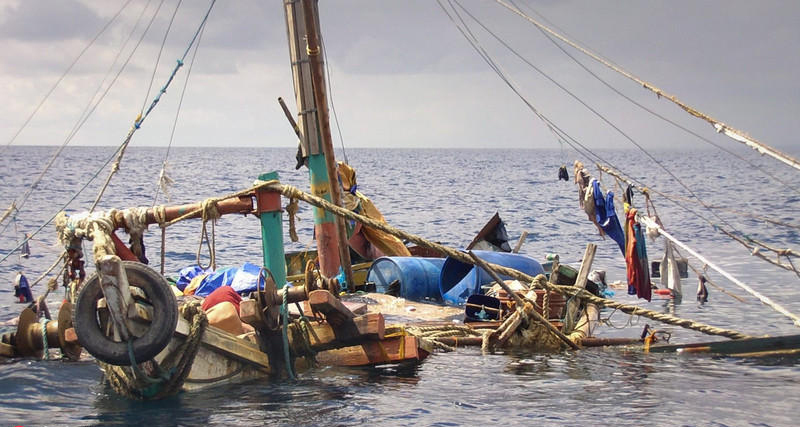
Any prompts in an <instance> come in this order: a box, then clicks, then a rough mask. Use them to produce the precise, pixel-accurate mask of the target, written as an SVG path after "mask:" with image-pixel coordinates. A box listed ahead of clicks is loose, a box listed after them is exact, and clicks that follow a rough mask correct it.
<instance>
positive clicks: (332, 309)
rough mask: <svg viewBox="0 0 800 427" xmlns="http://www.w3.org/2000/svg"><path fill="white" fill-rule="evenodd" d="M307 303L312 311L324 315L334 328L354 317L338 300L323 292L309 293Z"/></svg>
mask: <svg viewBox="0 0 800 427" xmlns="http://www.w3.org/2000/svg"><path fill="white" fill-rule="evenodd" d="M308 303H309V305H311V308H312V309H313V311H317V312H319V313H322V314H324V315H325V318H326V319H327V320H328V323H330V324H331V326H333V327H334V328H335V327H337V326H339V325H341V324H342V323H344V322H346V321H348V320H350V319H352V318H354V317H356V315H355V314H353V312H352V311H350V310H349V309H348V308H347V307H345V306H344V304H342V302H341V301H340V300H339V299H338V298H336V297H335V296H334V295H333V294H331V293H330V292H328V291H325V290H317V291H311V293H310V294H309V295H308Z"/></svg>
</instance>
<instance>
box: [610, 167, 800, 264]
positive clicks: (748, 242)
mask: <svg viewBox="0 0 800 427" xmlns="http://www.w3.org/2000/svg"><path fill="white" fill-rule="evenodd" d="M597 167H598V169H600V170H601V171H603V172H606V173H607V174H609V175H611V176H613V177H614V178H616V179H618V180H621V181H623V182H625V183H627V184H629V185H631V186H632V187H633V188H635V189H636V190H638V191H639V192H641V193H642V194H644V196H645V197H646V199H647V202H649V203H650V204H651V205H652V203H653V202H652V200H650V194H649V193H650V192H651V191H652V192H654V193H656V194H658V195H660V196H661V197H664V198H665V199H667V200H669V201H670V202H672V203H674V204H676V205H677V206H679V207H681V208H683V209H684V210H686V211H687V212H691V213H693V214H695V215H696V216H697V217H698V218H700V219H702V220H704V221H706V222H707V223H708V224H709V225H711V227H712V228H713V229H714V230H716V231H719V232H721V233H723V234H725V235H726V236H728V237H730V238H731V239H733V240H735V241H737V242H739V243H741V244H742V245H743V246H744V247H746V248H748V249H749V250H751V255H754V256H757V257H759V258H761V259H763V260H764V261H767V262H769V263H770V264H773V265H775V266H778V267H781V268H783V269H785V270H789V271H792V272H794V273H795V274H796V275H797V276H798V277H800V271H798V270H797V268H795V266H794V264H793V263H792V261H791V257H798V256H800V254H798V253H797V252H796V251H793V250H791V249H776V248H773V247H770V246H768V245H767V244H765V243H762V242H760V241H758V240H755V239H752V238H750V237H748V236H746V235H744V234H743V233H741V232H740V231H737V230H736V229H734V231H736V232H737V233H739V234H740V235H743V236H744V238H742V237H739V236H736V235H735V234H733V233H732V232H730V231H728V230H726V229H724V228H722V227H720V226H719V225H717V224H714V223H713V222H711V221H709V220H708V219H707V218H705V217H703V216H702V215H699V214H698V213H697V212H694V211H693V210H691V209H689V208H687V207H686V206H683V205H682V204H680V203H678V202H677V201H675V200H673V199H672V198H671V196H668V195H667V194H665V193H662V192H660V191H658V190H655V189H653V188H648V187H644V186H640V185H638V184H636V183H635V182H633V180H632V179H628V178H626V177H624V176H622V174H621V173H620V172H619V171H616V170H614V169H611V168H609V167H607V166H603V165H601V164H599V163H598V164H597ZM653 209H654V210H655V205H653ZM648 210H649V207H648ZM756 246H758V247H756ZM760 249H766V250H768V251H771V252H774V253H775V254H776V255H777V260H773V259H770V258H768V257H766V256H765V255H764V254H762V253H761V252H760ZM781 256H783V257H786V259H787V260H789V265H786V264H783V263H781V262H780V257H781Z"/></svg>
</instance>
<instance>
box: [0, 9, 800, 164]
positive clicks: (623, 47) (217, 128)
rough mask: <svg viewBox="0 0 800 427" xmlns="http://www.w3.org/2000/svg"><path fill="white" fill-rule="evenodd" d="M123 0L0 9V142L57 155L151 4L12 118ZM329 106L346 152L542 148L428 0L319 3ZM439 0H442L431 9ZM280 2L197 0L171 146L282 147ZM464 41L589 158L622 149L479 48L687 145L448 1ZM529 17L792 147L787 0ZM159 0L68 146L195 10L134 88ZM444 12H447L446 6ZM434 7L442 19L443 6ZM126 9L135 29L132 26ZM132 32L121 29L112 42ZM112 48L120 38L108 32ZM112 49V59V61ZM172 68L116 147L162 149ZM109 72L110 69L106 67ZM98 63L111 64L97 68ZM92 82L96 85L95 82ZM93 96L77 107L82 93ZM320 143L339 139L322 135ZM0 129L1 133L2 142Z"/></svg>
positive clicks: (110, 117) (102, 119) (552, 56)
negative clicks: (197, 36) (194, 42)
mask: <svg viewBox="0 0 800 427" xmlns="http://www.w3.org/2000/svg"><path fill="white" fill-rule="evenodd" d="M126 1H128V0H105V1H99V0H95V1H88V0H59V1H44V0H28V1H22V0H19V1H18V0H0V52H2V56H0V99H2V101H3V102H0V144H2V145H7V144H8V143H9V142H10V141H12V140H13V144H14V145H61V144H63V143H64V142H65V141H67V140H68V139H69V135H70V133H71V130H72V129H73V128H74V127H75V126H76V124H77V123H79V122H81V117H82V114H83V111H84V110H85V109H86V108H87V106H88V105H93V104H91V100H92V97H93V95H95V94H96V93H98V88H99V93H102V92H104V91H105V90H106V88H108V86H109V85H108V83H109V81H111V79H113V78H114V76H115V74H116V73H117V72H118V70H119V69H120V65H121V63H122V62H123V61H124V58H127V57H128V55H129V53H130V52H131V51H132V49H133V46H134V45H135V44H136V42H137V41H138V40H139V39H140V37H141V35H142V33H143V31H142V30H143V28H144V27H145V25H146V23H147V22H148V21H149V20H150V17H151V16H153V15H154V14H155V12H156V9H157V7H158V4H159V1H158V0H151V1H146V0H130V3H129V4H128V5H127V6H126V7H125V8H124V9H123V10H122V12H121V13H120V15H119V18H117V19H116V20H115V21H114V22H113V23H112V24H111V25H110V26H109V27H108V30H107V31H105V32H104V33H103V34H101V36H100V37H99V38H98V39H97V41H96V42H95V43H94V44H93V45H92V46H91V47H90V48H89V49H88V50H87V51H86V53H85V54H84V55H83V56H82V57H81V58H80V60H79V61H78V62H77V63H76V64H75V66H74V67H73V68H72V70H71V71H70V72H69V73H68V74H67V75H66V77H65V78H64V79H63V80H62V81H61V83H60V84H59V85H58V86H57V87H56V89H55V90H54V91H53V93H52V95H51V96H50V98H49V99H48V100H47V101H46V102H45V103H44V104H43V105H42V107H41V108H40V110H39V111H38V112H37V113H36V114H35V115H34V117H33V119H32V120H31V121H30V123H29V124H28V125H27V126H25V128H24V129H23V130H22V132H20V133H19V134H18V135H16V134H17V132H18V131H19V130H20V128H21V127H22V125H23V123H25V121H26V120H27V118H28V117H29V116H30V114H31V112H32V111H34V109H35V108H36V107H37V105H38V104H39V103H40V101H41V100H42V99H43V97H44V96H45V94H47V93H48V91H49V90H50V89H51V88H52V87H53V85H54V84H55V83H56V81H58V79H59V77H60V76H61V75H62V73H63V72H64V71H65V70H66V69H67V67H69V65H70V64H71V63H72V62H73V61H74V60H75V58H76V57H77V56H78V54H79V53H80V52H81V50H82V49H84V47H86V46H87V44H88V43H89V41H90V40H91V39H92V38H93V37H94V36H95V35H96V34H97V33H98V32H99V31H100V29H101V28H103V26H104V25H106V24H107V23H108V22H109V21H110V20H111V18H112V17H113V16H114V14H115V13H116V12H117V11H118V10H119V9H120V8H121V7H122V6H123V4H124V3H125V2H126ZM320 3H321V4H320V20H321V25H322V35H323V38H324V40H325V45H326V48H327V61H328V66H329V70H330V77H331V82H332V87H331V88H330V89H329V92H330V93H331V95H332V100H333V105H334V107H335V113H336V115H337V117H338V122H339V124H340V130H341V134H342V136H343V140H344V145H345V146H346V147H347V148H358V147H388V148H509V149H516V148H544V149H557V148H559V143H558V141H557V139H556V138H555V136H553V134H552V133H551V132H550V131H549V130H548V129H547V127H545V126H544V125H543V124H542V122H541V121H540V120H539V119H538V118H537V117H536V116H535V115H534V114H532V112H531V111H530V109H529V108H528V107H527V106H526V105H525V104H524V103H523V102H522V101H521V100H520V98H519V97H518V96H517V95H516V94H515V93H514V92H512V91H511V90H510V89H509V88H508V86H507V85H506V84H505V83H504V82H503V81H502V80H501V79H500V78H499V77H498V76H497V74H496V73H495V72H494V71H492V70H491V69H490V68H489V67H488V66H487V64H486V63H485V62H484V61H483V60H482V59H481V57H480V56H478V54H477V53H476V52H475V50H474V49H473V48H472V47H471V46H470V44H469V43H468V42H467V41H466V39H465V38H464V37H463V36H462V34H461V33H460V32H459V30H458V28H457V27H456V25H455V24H454V23H453V22H452V21H451V20H450V18H448V15H447V14H445V12H444V11H443V10H442V8H441V7H440V5H439V4H438V3H437V1H435V0H396V1H395V0H380V1H376V0H323V1H322V2H320ZM442 3H443V4H445V5H448V4H452V5H455V3H454V2H453V3H451V2H449V1H447V0H442ZM281 4H282V2H280V1H277V0H276V1H272V2H266V1H262V0H236V1H234V0H219V1H217V3H216V4H215V6H214V8H213V10H212V12H211V15H210V17H209V21H208V24H207V28H206V30H205V31H204V33H203V35H202V39H201V40H200V45H199V50H198V53H197V57H196V59H195V62H194V64H193V66H192V67H191V74H190V79H189V82H188V86H187V87H186V91H185V95H184V99H183V102H182V106H181V108H180V111H179V114H177V124H176V127H175V132H174V136H173V137H172V141H173V142H172V144H173V146H251V147H259V146H263V147H288V146H294V145H296V137H295V136H294V134H293V132H292V130H291V128H290V127H289V125H288V123H287V121H286V118H285V117H284V115H283V113H282V111H281V110H280V107H279V105H278V103H277V98H278V97H279V96H280V97H283V98H284V99H285V100H287V102H288V103H289V107H290V109H293V110H294V109H295V105H294V93H293V86H292V80H291V78H292V77H291V70H290V67H289V55H288V47H287V40H286V27H285V23H284V13H283V9H282V7H281ZM459 4H461V5H462V6H463V9H461V8H459V7H458V6H455V7H456V9H457V10H458V11H459V12H460V13H461V14H462V17H463V19H464V20H465V22H466V23H467V24H468V25H469V28H470V30H471V31H473V34H475V36H476V37H477V38H478V40H479V41H480V43H481V46H482V47H483V48H484V49H485V50H486V52H488V54H489V55H490V56H491V57H492V58H493V60H495V61H496V62H497V63H498V64H499V66H500V67H501V68H502V69H503V70H504V72H505V73H506V75H507V76H509V78H510V80H511V81H513V83H514V84H515V85H516V87H518V89H519V91H520V93H521V94H522V95H523V96H524V97H525V98H526V99H527V100H528V101H529V102H530V103H531V104H532V105H534V106H535V108H536V109H537V110H539V111H540V112H541V113H542V114H544V115H545V116H546V117H547V118H549V119H550V120H552V121H553V122H554V123H555V124H556V125H558V126H559V127H560V128H562V129H564V131H566V132H567V133H568V134H569V135H570V136H572V137H574V138H575V139H577V140H578V141H579V142H581V143H583V144H585V145H586V146H588V147H591V148H593V149H594V148H630V147H632V146H631V143H630V142H629V141H628V140H627V139H626V138H625V137H623V136H621V135H620V134H619V133H618V132H617V131H615V130H613V129H612V128H611V127H610V126H609V125H607V124H606V123H604V122H603V121H602V120H601V119H599V118H598V117H597V116H596V115H594V114H593V113H591V112H590V111H589V110H588V109H586V108H585V107H583V106H582V105H581V104H579V103H578V102H577V101H575V100H574V99H573V98H571V97H570V96H569V95H567V94H566V93H565V92H564V91H562V90H561V89H559V88H557V87H556V86H555V85H553V84H552V83H551V82H549V81H548V80H547V79H546V78H545V77H542V75H541V74H539V73H538V72H537V71H536V70H534V69H533V68H531V67H530V66H529V65H527V64H525V63H524V62H522V61H521V60H520V59H519V58H517V56H515V54H513V53H512V52H511V51H509V50H508V49H507V48H506V47H504V46H503V45H501V44H500V43H498V42H497V40H496V39H495V38H494V37H492V36H491V35H489V34H488V33H487V32H486V31H484V30H483V29H482V28H481V27H480V26H479V24H478V23H476V22H475V21H474V20H472V19H471V18H470V17H469V16H467V15H466V13H465V11H464V10H465V9H466V10H467V11H469V12H470V13H471V14H472V15H473V16H474V17H475V18H477V20H478V21H480V23H482V24H483V25H485V26H486V27H487V28H489V29H490V30H491V31H492V32H494V33H495V34H496V35H497V36H498V37H500V38H501V39H502V40H504V41H505V42H506V44H508V45H509V46H511V47H512V48H513V49H514V50H515V51H516V52H517V53H518V54H519V55H521V56H523V57H524V58H525V59H526V60H527V61H528V62H531V63H532V64H534V65H535V66H536V67H538V68H539V69H540V70H541V71H542V72H544V73H545V74H547V75H548V76H550V77H551V78H553V79H555V80H556V81H558V82H559V83H560V84H561V85H563V86H564V87H566V88H567V89H569V91H570V92H572V93H574V94H576V95H577V96H578V97H580V99H581V100H583V101H584V102H586V103H587V104H589V105H591V106H592V108H593V109H595V110H596V111H598V112H600V113H601V114H602V115H603V116H604V117H605V118H606V119H607V120H609V121H611V122H612V123H614V124H615V125H616V126H617V127H619V128H620V129H622V130H623V131H624V132H625V133H626V134H627V135H629V136H630V137H631V138H633V139H634V140H635V141H637V142H638V143H640V144H641V145H643V146H644V147H647V148H649V149H665V148H670V149H673V148H678V149H683V148H693V147H697V146H701V145H702V144H703V143H702V142H700V141H699V140H698V139H696V138H694V137H691V136H689V135H687V134H686V133H684V132H682V131H679V130H676V129H675V128H674V127H672V126H670V125H668V124H666V123H664V122H663V121H661V120H659V119H655V118H653V116H651V115H650V114H648V113H645V112H643V111H642V110H641V109H639V108H638V107H635V106H633V105H632V104H631V103H629V102H628V101H625V100H623V99H622V98H621V97H620V96H619V95H617V94H615V93H614V92H612V91H611V90H609V89H608V88H607V87H605V86H604V85H603V84H602V83H600V82H598V81H597V80H596V79H595V78H594V77H592V76H591V75H589V74H588V73H587V72H586V71H585V70H583V69H582V68H580V67H579V66H578V65H576V64H575V62H573V60H572V59H570V58H569V57H567V56H566V55H565V54H564V53H562V52H561V51H560V50H558V49H557V48H556V47H555V46H554V45H553V43H551V42H550V41H549V40H548V39H546V38H545V37H544V36H543V35H542V34H541V32H540V31H539V30H538V29H537V28H536V27H534V26H533V25H532V24H530V23H528V22H527V21H525V20H524V19H522V18H520V17H519V16H517V15H515V14H513V13H511V12H510V11H508V10H507V9H505V8H504V7H502V6H501V5H499V4H498V3H496V2H495V1H490V0H459ZM517 4H518V5H519V6H520V7H521V8H522V10H523V11H524V12H526V13H528V14H529V15H531V16H537V15H536V14H539V15H538V16H541V17H543V18H545V19H546V20H547V22H549V23H551V24H552V25H553V26H554V27H555V28H558V29H559V31H563V33H565V34H567V35H568V36H569V37H570V38H572V39H573V40H576V41H579V42H580V43H581V44H583V45H585V46H587V47H589V48H590V49H591V50H593V51H595V52H598V53H599V54H601V55H602V56H604V57H606V58H608V59H610V60H612V61H613V62H614V63H616V64H618V65H620V66H622V67H623V68H625V69H627V70H628V71H630V72H631V73H633V74H634V75H636V76H638V77H640V78H642V79H644V80H647V81H649V82H651V83H653V84H655V85H656V86H658V87H660V88H662V89H663V90H664V91H666V92H669V93H672V94H674V95H677V97H678V98H680V99H682V100H683V101H685V102H686V103H688V104H690V105H692V106H694V107H696V108H697V109H699V110H701V111H704V112H706V113H707V114H709V115H711V116H713V117H715V118H717V119H719V120H721V121H723V122H725V123H727V124H729V125H731V126H733V127H735V128H738V129H741V130H743V131H746V132H747V133H749V134H750V135H752V136H753V137H755V138H757V139H759V140H760V141H762V142H764V143H766V144H768V145H771V146H773V147H777V148H779V149H784V150H790V151H792V150H796V149H798V147H799V146H800V144H798V142H797V141H796V137H795V136H794V132H793V130H794V125H795V123H796V121H797V119H798V117H800V82H798V79H797V78H796V75H797V73H798V72H797V70H799V69H800V55H798V49H800V48H798V46H800V26H798V25H797V22H798V19H800V2H796V1H771V0H765V1H758V2H754V1H750V0H746V1H740V0H705V1H694V0H672V1H639V0H636V1H613V2H610V1H609V2H598V1H571V0H561V1H555V0H517ZM176 5H177V1H176V0H165V1H163V3H162V6H161V8H160V10H159V11H158V13H157V14H155V19H154V20H153V23H152V25H151V26H150V29H149V31H148V32H147V33H146V34H144V37H143V38H142V39H141V44H140V45H139V46H138V48H137V50H136V51H135V52H134V53H133V55H132V56H131V59H130V62H129V63H128V65H127V66H126V68H125V69H124V70H123V71H122V72H121V73H120V74H119V77H118V78H117V79H116V82H115V84H114V85H113V86H112V87H111V88H110V89H109V90H108V92H107V94H106V96H105V97H104V98H103V100H102V102H101V103H100V104H99V105H97V107H96V109H95V110H94V113H93V114H92V115H91V116H90V117H89V119H87V120H86V121H85V123H84V124H83V125H82V126H81V127H80V129H79V131H78V132H77V133H76V134H75V136H74V137H73V138H71V139H69V141H70V142H69V144H70V145H119V144H120V143H121V142H122V140H123V139H124V137H125V135H126V134H127V132H128V129H129V128H130V126H131V124H132V122H133V121H134V119H135V118H136V116H137V114H138V113H139V111H140V110H141V109H142V107H143V105H145V104H149V102H150V101H151V100H152V99H153V97H154V96H155V92H156V91H157V90H158V88H160V87H161V86H162V85H163V84H164V82H165V81H166V79H167V77H168V75H169V73H170V72H171V71H172V68H173V67H174V65H175V61H176V59H177V58H179V57H181V56H182V55H183V53H184V51H185V50H186V48H187V46H188V43H189V40H190V39H191V37H192V35H193V34H194V32H195V31H196V29H197V27H198V25H199V24H200V22H201V19H202V16H203V15H204V14H205V12H206V9H207V8H208V5H209V2H207V1H201V0H193V1H184V2H182V4H181V6H180V8H179V9H178V10H177V13H176V15H175V20H174V24H173V25H172V28H171V30H170V32H169V35H168V37H167V40H166V43H165V44H164V49H163V52H162V54H161V59H160V61H158V67H157V68H155V79H154V82H153V83H152V88H151V89H150V90H149V91H148V86H150V81H151V76H152V75H153V73H154V67H155V65H156V59H157V57H158V55H159V49H160V47H161V44H162V40H163V39H164V35H165V32H166V29H167V26H168V23H169V21H170V17H171V16H172V14H173V12H174V11H175V8H176ZM448 7H449V6H448ZM450 11H451V13H452V9H450ZM139 16H143V18H142V20H141V21H140V22H139V24H138V26H135V24H136V22H137V18H138V17H139ZM131 34H132V36H130V35H131ZM128 38H129V42H128V43H127V44H124V43H125V40H126V39H128ZM123 46H124V49H123V50H122V53H121V55H120V58H121V59H118V60H117V62H116V63H115V62H114V60H115V56H116V55H117V53H118V52H120V49H121V47H123ZM567 49H568V52H570V53H571V54H572V55H574V56H575V57H576V58H577V59H578V60H580V61H581V62H582V63H583V64H585V65H586V66H587V67H588V68H589V69H591V70H592V72H593V73H596V74H597V75H598V76H599V77H601V78H602V79H604V80H605V81H607V82H608V83H610V84H611V85H613V86H614V87H615V88H617V89H618V90H620V91H622V92H623V93H624V94H626V95H627V96H629V97H632V98H634V99H636V100H637V101H638V102H640V103H642V104H644V105H646V106H647V107H648V108H651V109H653V110H655V111H657V112H658V113H659V114H662V115H664V116H666V117H668V118H670V119H672V120H675V121H677V122H678V123H680V124H681V125H682V126H685V127H688V128H690V129H691V130H693V131H695V132H698V133H700V134H702V135H704V136H706V137H708V138H711V139H712V140H713V141H715V142H717V143H719V144H727V145H728V146H730V147H732V148H733V147H739V146H741V144H739V143H737V142H734V141H732V140H729V139H727V138H725V137H723V136H721V135H717V134H715V133H714V132H713V129H712V128H711V126H710V125H708V124H707V123H705V122H702V121H699V120H698V119H695V118H692V117H691V116H689V115H688V114H686V113H684V112H683V111H682V110H680V109H679V108H678V107H676V106H674V105H673V104H671V103H669V102H666V101H664V100H659V99H657V98H656V96H655V95H653V94H652V93H650V92H647V91H645V90H644V89H642V88H641V87H639V86H638V85H637V84H636V83H634V82H631V81H630V80H627V79H625V78H623V77H621V76H619V75H617V74H615V73H613V72H611V71H610V70H608V69H607V68H605V67H604V66H602V65H600V64H597V63H595V62H593V61H592V60H590V59H588V57H586V56H583V55H581V54H580V53H578V52H577V51H575V50H574V49H572V48H569V47H567ZM190 58H191V54H190V56H189V58H187V61H186V65H185V66H184V67H183V68H182V69H181V70H180V71H179V72H178V74H177V76H176V78H175V80H174V82H173V83H172V85H171V86H170V88H169V90H168V91H167V93H166V94H165V95H164V96H163V97H162V100H161V102H160V103H159V104H158V105H157V106H156V108H155V109H154V111H153V113H152V114H151V115H150V116H149V117H148V118H147V120H146V121H145V122H144V123H143V125H142V128H141V129H140V130H139V131H138V132H137V133H136V135H135V136H134V140H133V142H132V144H133V145H134V146H135V145H140V146H166V145H167V144H168V143H169V141H170V135H171V133H172V127H173V124H175V123H176V113H178V103H179V100H180V96H181V92H182V91H183V87H184V82H185V79H186V75H187V72H188V71H189V69H190V67H189V62H190ZM112 64H114V65H112ZM109 70H112V71H111V73H110V74H109ZM104 79H105V80H104ZM97 96H98V95H95V98H94V99H97ZM333 129H334V131H333V132H334V145H335V146H337V147H338V146H339V145H340V144H341V142H340V141H339V137H338V132H337V130H336V127H335V125H334V128H333ZM15 135H16V136H15Z"/></svg>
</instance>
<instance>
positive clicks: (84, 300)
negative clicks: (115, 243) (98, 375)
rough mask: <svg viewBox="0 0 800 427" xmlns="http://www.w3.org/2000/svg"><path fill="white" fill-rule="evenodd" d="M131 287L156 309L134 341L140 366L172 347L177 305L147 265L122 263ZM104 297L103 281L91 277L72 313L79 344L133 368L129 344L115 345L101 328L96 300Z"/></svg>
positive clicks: (111, 360) (164, 283) (134, 352)
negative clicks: (148, 324)
mask: <svg viewBox="0 0 800 427" xmlns="http://www.w3.org/2000/svg"><path fill="white" fill-rule="evenodd" d="M122 265H123V267H124V268H125V273H126V274H127V276H128V283H129V284H130V286H136V287H138V288H141V289H142V290H143V291H144V292H145V294H147V297H148V299H149V300H150V301H149V302H150V304H151V305H152V306H153V320H152V322H151V323H150V327H149V328H148V329H147V332H146V333H145V334H144V335H142V336H141V337H138V338H134V339H133V354H134V357H135V358H136V362H137V363H142V362H144V361H147V360H150V359H152V358H153V357H155V356H156V355H157V354H158V353H159V352H161V350H163V349H164V348H165V347H166V346H167V344H169V341H170V339H172V335H173V333H174V332H175V327H176V326H177V324H178V304H177V302H176V301H175V295H174V294H173V293H172V290H170V288H169V285H168V284H167V282H166V280H164V278H163V277H161V275H160V274H158V273H156V272H155V271H153V270H152V269H150V268H149V267H147V266H146V265H144V264H141V263H138V262H132V261H123V262H122ZM100 298H103V292H102V290H101V289H100V279H99V277H98V276H97V273H94V274H92V275H91V276H89V278H88V279H87V280H86V282H84V283H83V286H82V287H81V291H80V293H78V298H77V300H76V302H75V311H74V312H73V321H72V323H73V327H74V328H75V333H76V335H78V342H79V343H80V344H81V345H82V346H83V348H85V349H86V351H88V352H89V354H91V355H92V356H94V357H95V358H96V359H98V360H100V361H103V362H106V363H109V364H112V365H116V366H130V364H131V359H130V356H129V355H128V343H127V342H115V341H114V340H112V339H111V338H110V337H107V336H106V335H105V333H103V330H102V329H101V328H100V323H99V321H98V318H97V301H98V300H99V299H100Z"/></svg>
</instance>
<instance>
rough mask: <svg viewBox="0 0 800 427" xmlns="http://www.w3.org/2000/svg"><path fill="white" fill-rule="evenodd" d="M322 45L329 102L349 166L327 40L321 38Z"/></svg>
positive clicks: (345, 160) (345, 159) (343, 153)
mask: <svg viewBox="0 0 800 427" xmlns="http://www.w3.org/2000/svg"><path fill="white" fill-rule="evenodd" d="M320 44H321V45H322V55H323V58H325V75H326V77H327V78H328V101H329V102H330V104H331V112H332V113H333V121H334V122H335V123H336V131H337V132H338V133H339V143H340V144H341V146H342V155H344V162H345V163H347V164H348V165H349V164H350V160H348V159H347V151H346V150H345V149H344V137H343V136H342V127H341V126H339V116H338V115H337V114H336V107H335V106H334V105H333V84H332V83H331V69H330V67H329V65H328V64H329V63H328V47H327V46H326V45H325V39H324V38H322V37H321V36H320Z"/></svg>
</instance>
